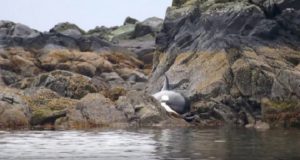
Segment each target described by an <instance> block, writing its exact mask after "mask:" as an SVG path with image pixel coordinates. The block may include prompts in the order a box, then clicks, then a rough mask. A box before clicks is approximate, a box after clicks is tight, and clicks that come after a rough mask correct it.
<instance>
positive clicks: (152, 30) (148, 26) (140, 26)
mask: <svg viewBox="0 0 300 160" xmlns="http://www.w3.org/2000/svg"><path fill="white" fill-rule="evenodd" d="M162 24H163V20H162V19H160V18H157V17H151V18H148V19H146V20H144V21H143V22H140V23H137V24H136V26H135V29H134V33H133V35H132V37H133V38H137V37H142V36H145V35H147V34H152V35H153V36H155V35H156V33H157V32H159V31H160V30H161V27H162Z"/></svg>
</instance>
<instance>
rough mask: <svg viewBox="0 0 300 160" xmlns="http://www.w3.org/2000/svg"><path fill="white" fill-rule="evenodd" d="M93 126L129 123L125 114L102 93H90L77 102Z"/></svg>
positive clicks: (78, 107)
mask: <svg viewBox="0 0 300 160" xmlns="http://www.w3.org/2000/svg"><path fill="white" fill-rule="evenodd" d="M76 108H77V109H78V110H80V111H81V114H82V115H83V117H84V118H86V119H87V121H88V123H89V125H90V126H91V127H107V126H118V125H121V127H122V126H123V125H126V124H127V120H126V117H125V115H124V114H123V113H122V112H121V111H119V110H117V109H116V108H115V106H114V104H113V103H112V102H111V101H110V100H109V99H107V98H105V97H104V96H103V95H101V94H88V95H87V96H85V97H84V98H83V99H81V100H80V102H79V103H78V104H77V106H76Z"/></svg>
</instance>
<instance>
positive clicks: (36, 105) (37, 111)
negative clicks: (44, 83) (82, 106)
mask: <svg viewBox="0 0 300 160" xmlns="http://www.w3.org/2000/svg"><path fill="white" fill-rule="evenodd" d="M25 96H26V99H27V103H28V105H29V107H30V111H31V117H30V125H31V126H33V127H34V128H35V127H40V128H41V129H44V128H45V127H46V128H48V126H49V125H52V127H50V128H53V125H54V123H55V121H56V119H59V118H61V117H65V116H66V112H67V110H68V109H69V108H71V107H73V106H75V105H76V103H77V101H76V100H72V99H68V98H62V97H60V96H59V95H58V94H57V93H55V92H53V91H52V90H49V89H45V88H30V89H29V90H27V92H26V94H25Z"/></svg>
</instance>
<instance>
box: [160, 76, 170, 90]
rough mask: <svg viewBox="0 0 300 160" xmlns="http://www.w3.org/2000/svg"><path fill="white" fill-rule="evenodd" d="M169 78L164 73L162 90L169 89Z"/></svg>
mask: <svg viewBox="0 0 300 160" xmlns="http://www.w3.org/2000/svg"><path fill="white" fill-rule="evenodd" d="M169 85H170V84H169V78H168V76H167V75H165V82H164V86H163V87H162V89H161V90H162V91H166V90H169Z"/></svg>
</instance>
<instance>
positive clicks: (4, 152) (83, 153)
mask: <svg viewBox="0 0 300 160" xmlns="http://www.w3.org/2000/svg"><path fill="white" fill-rule="evenodd" d="M0 159H1V160H2V159H3V160H10V159H12V160H15V159H20V160H21V159H22V160H40V159H43V160H50V159H60V160H69V159H70V160H71V159H72V160H81V159H82V160H101V159H103V160H109V159H112V160H122V159H124V160H131V159H141V160H151V159H171V160H173V159H174V160H189V159H199V160H300V130H271V131H267V132H257V131H254V130H246V129H232V128H231V129H230V128H222V129H165V130H158V129H142V130H104V131H66V132H65V131H63V132H62V131H55V132H51V131H30V132H1V131H0Z"/></svg>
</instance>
